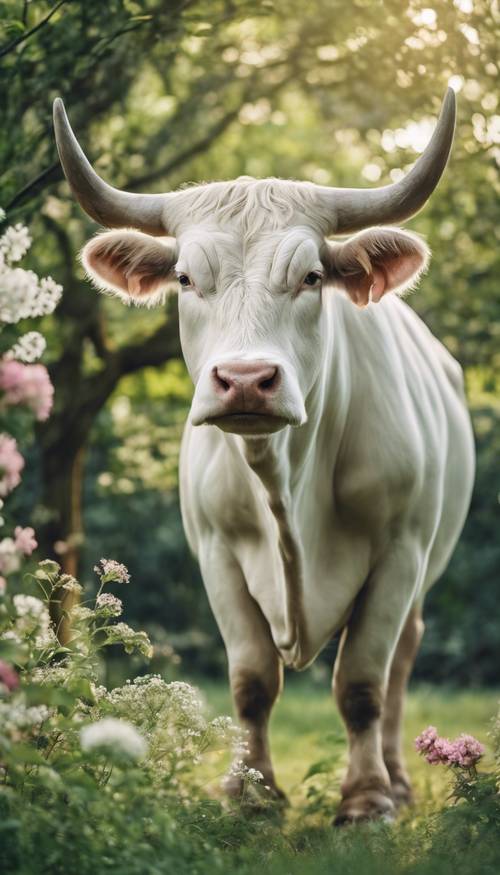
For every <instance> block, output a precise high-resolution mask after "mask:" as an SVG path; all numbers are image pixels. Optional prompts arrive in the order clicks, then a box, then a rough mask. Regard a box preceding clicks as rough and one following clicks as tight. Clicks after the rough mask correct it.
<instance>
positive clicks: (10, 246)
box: [0, 224, 31, 261]
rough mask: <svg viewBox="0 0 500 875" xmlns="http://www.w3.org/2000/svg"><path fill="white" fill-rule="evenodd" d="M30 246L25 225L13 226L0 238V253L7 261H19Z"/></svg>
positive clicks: (29, 238)
mask: <svg viewBox="0 0 500 875" xmlns="http://www.w3.org/2000/svg"><path fill="white" fill-rule="evenodd" d="M30 246H31V237H30V234H29V231H28V229H27V228H26V226H25V225H20V224H18V225H13V226H12V227H10V228H7V230H6V231H5V233H4V234H3V236H2V237H0V251H1V252H2V253H3V255H4V257H5V258H7V259H8V260H9V261H20V260H21V258H22V257H23V255H26V253H27V251H28V249H29V248H30Z"/></svg>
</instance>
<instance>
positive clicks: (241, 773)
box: [225, 760, 264, 784]
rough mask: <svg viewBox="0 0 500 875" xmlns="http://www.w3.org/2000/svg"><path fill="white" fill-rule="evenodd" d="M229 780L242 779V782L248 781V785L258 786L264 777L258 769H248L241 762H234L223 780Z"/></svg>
mask: <svg viewBox="0 0 500 875" xmlns="http://www.w3.org/2000/svg"><path fill="white" fill-rule="evenodd" d="M231 778H242V780H243V781H248V783H250V784H259V783H260V782H261V781H263V780H264V775H263V774H262V772H259V770H258V769H252V768H249V767H248V766H247V765H245V763H244V762H243V760H235V762H233V763H232V764H231V766H230V769H229V772H228V775H227V777H226V779H225V780H227V779H231Z"/></svg>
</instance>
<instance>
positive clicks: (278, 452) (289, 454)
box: [240, 326, 341, 667]
mask: <svg viewBox="0 0 500 875" xmlns="http://www.w3.org/2000/svg"><path fill="white" fill-rule="evenodd" d="M326 327H327V328H328V326H326ZM325 334H326V338H325V341H324V349H323V356H322V367H321V369H320V371H319V373H318V377H317V379H316V381H315V384H314V385H313V387H312V389H311V391H310V392H309V394H308V397H307V399H306V410H307V414H308V420H307V422H306V424H305V425H303V426H301V427H300V428H298V429H292V428H290V427H288V428H286V429H284V430H283V431H281V432H278V433H277V434H274V435H269V436H267V437H262V438H243V440H242V443H241V444H240V446H241V448H242V451H243V456H244V459H245V461H246V463H247V464H248V465H249V467H250V468H251V470H252V471H253V472H254V474H255V475H256V476H257V477H258V478H259V480H260V483H261V485H262V487H263V489H264V492H265V495H266V500H267V505H268V507H269V510H270V512H271V514H272V516H273V517H274V520H275V522H276V526H277V536H278V547H279V552H280V556H281V560H282V567H283V579H284V586H285V592H284V609H285V635H284V640H283V641H277V642H276V644H277V646H278V647H279V649H280V651H281V653H282V656H283V658H284V660H285V662H287V664H292V665H295V666H296V667H300V666H303V665H305V664H306V663H307V661H308V656H307V653H308V642H307V628H306V623H305V616H304V610H303V595H304V574H303V547H302V542H301V538H300V535H299V532H298V531H297V528H296V519H295V499H296V498H297V496H298V493H299V492H300V490H301V489H302V488H303V487H304V483H307V484H308V488H314V484H313V482H312V480H313V478H314V472H315V471H316V472H317V471H318V470H319V466H318V465H317V464H316V460H315V455H316V453H317V452H318V451H319V447H320V446H322V447H323V451H324V450H325V443H324V440H323V438H324V430H325V429H327V430H328V428H329V425H330V423H329V422H328V419H327V420H326V421H325V415H326V416H328V407H329V406H330V405H328V404H326V403H325V401H326V400H327V399H332V398H336V397H337V398H340V395H341V393H340V390H339V388H338V387H336V385H335V383H336V377H337V376H338V375H337V374H336V363H335V361H334V353H333V343H332V337H331V334H329V333H328V332H327V331H325ZM330 404H331V402H330ZM325 411H326V412H325ZM334 455H335V453H334ZM333 464H334V458H332V465H333ZM332 470H333V467H332Z"/></svg>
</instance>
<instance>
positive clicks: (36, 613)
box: [13, 594, 57, 650]
mask: <svg viewBox="0 0 500 875" xmlns="http://www.w3.org/2000/svg"><path fill="white" fill-rule="evenodd" d="M13 602H14V607H15V609H16V614H17V618H16V621H15V631H16V632H17V634H18V635H20V636H21V638H23V637H26V636H28V635H35V641H34V643H35V647H37V648H38V649H39V650H45V649H46V648H47V647H51V646H53V645H55V644H56V643H57V639H56V636H55V633H54V630H53V629H52V624H51V621H50V616H49V612H48V610H47V606H46V605H45V603H44V602H42V601H41V599H37V598H35V596H31V595H22V594H18V595H15V596H14V598H13Z"/></svg>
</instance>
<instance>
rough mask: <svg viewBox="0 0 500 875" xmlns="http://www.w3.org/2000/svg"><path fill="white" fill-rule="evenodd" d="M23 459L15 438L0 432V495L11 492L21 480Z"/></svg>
mask: <svg viewBox="0 0 500 875" xmlns="http://www.w3.org/2000/svg"><path fill="white" fill-rule="evenodd" d="M23 468H24V459H23V457H22V456H21V453H20V452H19V451H18V449H17V442H16V439H15V438H13V437H11V436H10V435H8V434H0V496H1V497H2V498H3V497H4V496H5V495H8V494H9V492H12V490H13V489H15V488H16V486H18V484H19V483H20V482H21V471H22V470H23Z"/></svg>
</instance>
